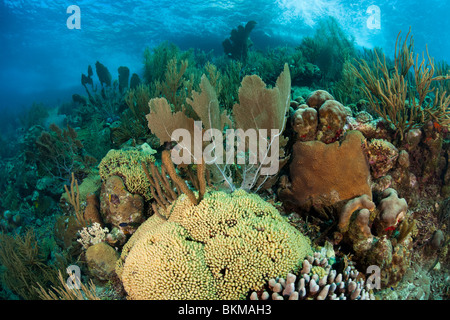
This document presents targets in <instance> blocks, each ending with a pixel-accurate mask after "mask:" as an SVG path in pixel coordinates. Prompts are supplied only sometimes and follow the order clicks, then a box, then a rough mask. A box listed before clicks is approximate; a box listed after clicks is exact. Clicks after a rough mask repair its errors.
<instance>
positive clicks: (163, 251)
mask: <svg viewBox="0 0 450 320" xmlns="http://www.w3.org/2000/svg"><path fill="white" fill-rule="evenodd" d="M160 210H161V214H160V215H154V216H152V217H151V218H149V219H148V220H147V221H146V222H145V223H144V224H143V225H142V226H141V227H140V228H139V229H138V230H137V231H136V233H135V234H134V235H133V236H132V237H131V238H130V240H129V242H128V243H127V244H126V245H125V247H124V250H123V251H122V256H121V259H120V260H119V262H118V265H117V268H116V271H117V274H118V275H119V276H121V278H122V281H123V283H124V287H125V290H126V291H127V293H128V298H131V299H239V298H244V297H245V295H246V294H247V292H248V291H249V290H259V289H261V288H262V286H263V285H264V283H265V282H266V281H268V280H269V278H271V277H279V276H282V275H284V274H286V273H287V272H293V271H294V272H295V271H298V268H299V263H300V262H301V261H302V259H303V258H304V257H305V256H306V254H308V253H309V252H310V247H309V241H308V240H307V239H306V238H305V237H304V236H303V235H302V234H300V233H299V232H298V231H297V230H296V229H295V228H293V227H292V226H290V225H289V224H288V223H287V221H285V220H284V219H283V218H282V217H281V216H280V215H279V213H278V211H277V210H276V209H275V208H274V207H272V206H271V205H270V204H268V203H267V202H265V201H263V200H262V199H261V198H260V197H259V196H257V195H254V194H248V193H246V192H245V191H243V190H238V191H235V192H234V193H232V194H226V193H224V192H212V193H207V194H206V195H205V197H204V199H203V200H202V201H201V202H200V203H199V204H198V205H197V206H194V205H193V204H192V203H191V202H190V201H189V200H188V198H187V197H185V196H181V197H179V198H178V199H177V200H176V201H175V202H174V203H173V204H172V205H171V206H169V207H168V208H167V209H166V210H163V209H160ZM163 216H166V217H168V220H166V219H165V218H162V217H163Z"/></svg>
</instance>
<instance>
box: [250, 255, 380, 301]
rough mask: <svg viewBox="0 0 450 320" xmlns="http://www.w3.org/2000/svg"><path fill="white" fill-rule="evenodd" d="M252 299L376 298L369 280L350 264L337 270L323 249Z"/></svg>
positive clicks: (253, 293)
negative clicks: (299, 270)
mask: <svg viewBox="0 0 450 320" xmlns="http://www.w3.org/2000/svg"><path fill="white" fill-rule="evenodd" d="M250 299H251V300H285V299H286V300H375V295H374V294H373V290H372V289H371V287H370V285H369V283H365V280H364V278H363V277H361V275H360V273H359V271H357V270H356V269H355V268H354V267H353V266H348V267H347V268H346V269H345V270H344V271H343V272H342V273H339V274H338V273H337V271H336V270H333V269H332V266H331V265H329V264H328V259H327V258H326V257H324V256H323V255H321V253H320V252H314V255H313V256H308V257H307V259H305V260H304V261H303V268H302V270H301V272H300V273H298V274H292V273H288V274H287V275H286V277H285V278H283V277H280V278H275V279H274V278H272V279H270V280H269V282H268V283H267V286H266V287H265V288H264V290H261V291H259V292H256V291H255V292H252V294H251V295H250Z"/></svg>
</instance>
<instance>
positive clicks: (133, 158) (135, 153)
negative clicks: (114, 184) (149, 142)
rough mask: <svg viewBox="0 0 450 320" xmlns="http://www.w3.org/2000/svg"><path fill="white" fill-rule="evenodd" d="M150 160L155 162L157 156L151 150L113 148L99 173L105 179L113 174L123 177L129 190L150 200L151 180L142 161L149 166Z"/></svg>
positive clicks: (104, 159) (100, 167)
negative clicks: (143, 168)
mask: <svg viewBox="0 0 450 320" xmlns="http://www.w3.org/2000/svg"><path fill="white" fill-rule="evenodd" d="M150 162H151V163H153V162H155V157H154V156H153V155H152V154H151V153H150V152H145V151H139V150H137V149H129V150H114V149H112V150H110V151H109V152H108V153H107V154H106V156H105V157H104V158H103V159H102V161H101V162H100V164H99V174H100V177H101V178H102V180H103V181H106V180H107V179H108V178H109V177H111V176H119V177H121V178H122V179H123V182H124V184H125V186H126V188H127V190H128V191H129V192H131V193H133V194H139V195H141V196H142V197H144V198H145V199H146V200H150V199H151V198H152V195H151V192H150V182H149V181H148V179H147V177H146V175H145V173H144V171H143V170H142V163H144V164H146V165H147V166H148V165H149V163H150Z"/></svg>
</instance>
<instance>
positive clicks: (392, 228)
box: [384, 226, 396, 231]
mask: <svg viewBox="0 0 450 320" xmlns="http://www.w3.org/2000/svg"><path fill="white" fill-rule="evenodd" d="M395 228H396V226H390V227H387V228H386V229H384V231H393V230H395Z"/></svg>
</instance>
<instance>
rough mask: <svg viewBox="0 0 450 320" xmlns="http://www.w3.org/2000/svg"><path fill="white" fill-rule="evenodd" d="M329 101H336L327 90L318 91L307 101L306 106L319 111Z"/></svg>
mask: <svg viewBox="0 0 450 320" xmlns="http://www.w3.org/2000/svg"><path fill="white" fill-rule="evenodd" d="M327 100H334V97H333V96H332V95H331V94H329V93H328V92H327V91H325V90H316V91H313V92H311V94H310V95H309V96H308V98H307V99H306V104H307V105H308V106H309V107H310V108H315V109H319V108H320V106H321V105H322V104H323V103H324V102H325V101H327Z"/></svg>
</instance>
